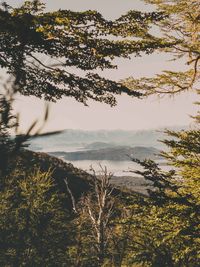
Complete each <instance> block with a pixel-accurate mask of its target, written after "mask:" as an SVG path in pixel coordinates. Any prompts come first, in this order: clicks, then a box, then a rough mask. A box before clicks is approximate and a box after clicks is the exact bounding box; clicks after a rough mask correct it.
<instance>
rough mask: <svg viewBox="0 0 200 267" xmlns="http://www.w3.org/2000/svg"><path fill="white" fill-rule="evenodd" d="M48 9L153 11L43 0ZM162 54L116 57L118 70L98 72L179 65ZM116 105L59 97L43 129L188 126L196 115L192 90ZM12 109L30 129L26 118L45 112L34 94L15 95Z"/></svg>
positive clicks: (134, 72) (131, 72) (129, 2)
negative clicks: (25, 95)
mask: <svg viewBox="0 0 200 267" xmlns="http://www.w3.org/2000/svg"><path fill="white" fill-rule="evenodd" d="M7 2H8V3H9V4H11V5H17V6H20V4H21V3H22V2H23V1H17V0H10V1H7ZM43 2H45V3H46V7H47V9H48V10H57V9H71V10H74V11H84V10H88V9H90V10H97V11H99V12H100V13H102V14H103V15H104V16H105V17H106V18H108V19H115V18H117V17H119V16H120V15H121V14H124V13H126V12H127V11H129V10H130V9H137V10H142V11H151V10H153V9H152V7H151V6H149V5H145V4H144V3H143V2H142V1H139V0H135V1H133V0H123V1H122V0H120V1H119V0H117V1H116V0H108V1H106V0H102V1H98V0H84V1H80V0H59V1H56V2H55V1H54V0H46V1H43ZM169 59H170V58H168V57H167V56H166V55H163V54H157V53H154V54H152V55H149V56H142V57H140V58H138V57H132V58H131V60H124V59H119V60H116V63H117V64H118V69H117V70H104V71H103V72H99V73H100V74H101V75H102V76H105V77H109V78H111V79H113V80H120V79H122V78H126V77H129V76H134V77H142V76H146V77H151V76H153V75H154V74H156V73H160V72H161V71H162V70H163V69H170V70H180V69H181V68H183V67H184V66H183V64H181V61H180V62H178V63H177V62H176V63H175V62H173V61H168V60H169ZM117 100H118V105H117V106H116V107H113V108H111V107H109V106H107V105H105V104H101V103H96V102H93V101H90V102H89V107H85V106H83V104H81V103H77V102H76V101H75V100H73V99H71V98H63V99H62V100H60V101H58V102H57V103H55V104H54V103H50V117H49V120H48V122H47V124H46V126H45V128H44V129H43V131H54V130H60V129H67V128H70V129H84V130H97V129H108V130H111V129H123V130H139V129H152V128H160V127H167V126H169V127H170V126H182V125H190V124H191V123H192V120H191V118H190V115H195V114H196V111H197V107H196V106H195V105H194V104H193V103H194V102H195V101H196V95H195V94H194V93H193V92H188V93H182V94H180V95H177V96H176V97H175V98H174V99H173V98H169V97H167V96H166V97H165V98H162V99H158V98H157V97H155V96H154V97H149V98H147V99H143V100H139V99H136V98H131V97H128V96H125V95H122V96H119V97H117ZM14 107H15V110H16V111H18V112H19V113H20V126H21V129H22V130H26V129H27V128H29V126H30V125H31V123H32V122H33V121H34V120H35V119H37V118H41V116H42V114H43V113H44V101H42V100H38V99H36V98H35V97H22V96H18V97H17V100H16V103H15V106H14Z"/></svg>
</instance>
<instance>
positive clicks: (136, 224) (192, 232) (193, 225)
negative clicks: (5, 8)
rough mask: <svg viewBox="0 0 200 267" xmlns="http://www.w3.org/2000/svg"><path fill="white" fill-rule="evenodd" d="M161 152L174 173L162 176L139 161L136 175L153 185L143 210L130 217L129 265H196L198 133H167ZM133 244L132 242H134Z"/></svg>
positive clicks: (154, 167)
mask: <svg viewBox="0 0 200 267" xmlns="http://www.w3.org/2000/svg"><path fill="white" fill-rule="evenodd" d="M167 134H168V135H169V136H171V137H173V138H174V139H172V140H169V139H167V140H164V141H163V142H164V143H165V144H166V145H167V146H168V147H169V148H170V150H169V152H163V153H162V154H163V156H164V157H165V159H167V160H168V163H169V164H170V165H172V166H174V167H175V170H171V171H169V172H164V171H162V169H160V168H159V167H158V166H157V164H156V163H154V162H152V161H144V162H139V161H137V162H139V163H140V164H141V165H142V166H143V167H144V168H145V170H144V171H138V172H137V173H138V174H140V175H142V176H144V177H145V179H147V180H148V181H151V183H152V189H150V190H149V198H147V199H146V201H145V204H144V206H139V207H138V204H137V203H136V204H135V205H133V207H132V208H133V209H134V210H135V211H138V212H137V213H136V215H135V216H134V217H133V218H132V223H133V230H134V233H136V234H135V235H134V240H133V254H132V259H133V262H140V263H141V262H143V263H144V264H145V266H167V267H168V266H175V267H176V266H181V267H186V266H192V267H193V266H194V267H196V266H199V264H200V258H199V251H200V235H199V233H200V223H199V222H200V216H199V214H200V157H199V154H200V150H199V147H200V131H199V130H189V131H181V132H171V131H167ZM134 241H136V242H135V243H134Z"/></svg>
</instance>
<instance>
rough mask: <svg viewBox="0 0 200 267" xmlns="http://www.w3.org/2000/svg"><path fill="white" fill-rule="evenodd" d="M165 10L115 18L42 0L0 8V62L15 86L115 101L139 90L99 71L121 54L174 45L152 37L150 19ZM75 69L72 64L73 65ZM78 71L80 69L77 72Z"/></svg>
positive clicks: (54, 95) (51, 95)
mask: <svg viewBox="0 0 200 267" xmlns="http://www.w3.org/2000/svg"><path fill="white" fill-rule="evenodd" d="M162 17H163V15H162V13H159V12H153V13H141V12H138V11H130V12H129V13H128V14H126V15H123V16H121V17H120V18H118V19H116V20H115V21H109V20H105V19H104V18H103V17H102V16H101V14H99V13H98V12H96V11H90V10H89V11H85V12H72V11H69V10H58V11H55V12H45V11H44V6H43V5H42V4H41V3H40V1H26V2H25V4H24V5H23V6H22V7H20V8H11V7H9V6H8V5H5V4H4V6H3V7H2V8H1V9H0V36H1V41H0V66H1V67H2V68H5V69H6V71H7V73H9V74H12V75H13V76H14V78H15V89H16V91H18V92H20V93H21V94H23V95H35V96H37V97H40V98H41V97H44V98H45V99H47V100H52V101H56V100H57V99H60V98H61V97H62V96H70V97H73V98H75V99H76V100H77V101H80V102H83V103H84V104H86V103H87V100H88V99H93V100H96V101H100V102H105V103H108V104H110V105H115V104H116V100H115V97H114V95H116V94H121V93H123V92H124V93H126V94H128V95H132V96H137V97H139V96H140V95H141V93H139V92H136V91H134V90H130V89H128V88H127V87H126V86H123V85H121V84H119V83H116V82H114V81H111V80H108V79H106V78H102V77H100V76H99V74H97V73H95V70H96V69H99V70H104V69H112V68H116V67H117V66H116V65H115V64H113V63H112V61H113V59H115V58H117V57H123V58H128V57H129V56H130V55H131V54H136V55H137V54H140V53H141V52H145V53H147V54H149V53H152V52H153V51H154V50H155V49H158V48H160V47H166V46H170V45H171V44H170V43H168V42H165V40H163V39H162V40H161V39H159V38H155V37H153V36H152V35H151V34H150V33H149V30H150V25H151V24H152V22H156V21H159V20H161V19H162ZM71 67H73V68H72V69H71ZM75 69H79V70H81V71H82V73H83V74H82V75H79V76H78V75H77V74H76V71H75Z"/></svg>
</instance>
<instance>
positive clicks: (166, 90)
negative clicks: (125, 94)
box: [122, 0, 200, 95]
mask: <svg viewBox="0 0 200 267" xmlns="http://www.w3.org/2000/svg"><path fill="white" fill-rule="evenodd" d="M145 2H147V3H151V4H154V5H155V6H156V8H157V11H158V12H162V14H163V16H164V19H163V20H160V21H158V22H156V23H155V26H156V27H158V28H159V31H160V33H161V34H162V36H163V38H164V39H165V40H166V41H167V42H171V43H173V42H174V44H172V46H171V47H168V48H166V47H164V48H161V49H160V51H161V52H164V53H169V54H170V55H171V56H172V59H173V60H175V61H178V60H179V59H182V60H184V61H185V69H186V70H185V71H163V73H162V74H158V75H156V77H154V78H145V77H144V78H141V79H134V78H133V77H130V78H128V79H126V80H125V81H123V82H122V84H124V85H125V86H127V87H129V88H132V89H134V90H138V92H144V93H146V95H150V94H155V93H156V94H159V95H163V94H170V95H173V94H175V93H180V92H183V91H186V90H188V89H191V88H194V89H199V88H198V83H199V59H200V49H199V47H200V39H199V36H200V34H199V33H200V16H199V13H200V4H199V1H198V0H191V1H187V0H171V1H168V0H145Z"/></svg>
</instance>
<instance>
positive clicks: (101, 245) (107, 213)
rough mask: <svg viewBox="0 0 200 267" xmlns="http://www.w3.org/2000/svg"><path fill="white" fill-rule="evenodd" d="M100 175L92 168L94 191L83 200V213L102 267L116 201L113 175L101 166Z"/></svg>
mask: <svg viewBox="0 0 200 267" xmlns="http://www.w3.org/2000/svg"><path fill="white" fill-rule="evenodd" d="M100 168H101V171H100V173H99V174H98V173H96V171H95V170H94V169H93V168H91V170H92V172H93V177H94V185H93V186H94V191H93V192H91V193H89V194H88V195H87V196H85V197H84V198H83V199H82V207H83V212H84V213H85V215H87V217H88V219H89V221H90V223H91V227H92V237H93V238H94V240H95V242H94V249H95V251H96V252H97V258H98V264H99V266H102V265H103V263H104V260H105V257H106V251H107V248H108V242H109V240H110V237H111V229H110V225H109V223H110V221H111V219H112V215H113V212H114V203H115V200H114V198H113V197H112V192H113V187H112V186H111V184H110V179H111V178H112V176H113V174H112V173H109V172H108V171H107V168H106V167H105V168H103V167H102V166H101V165H100Z"/></svg>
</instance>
